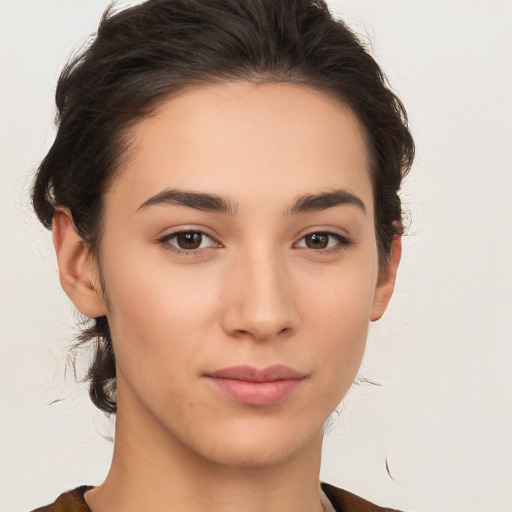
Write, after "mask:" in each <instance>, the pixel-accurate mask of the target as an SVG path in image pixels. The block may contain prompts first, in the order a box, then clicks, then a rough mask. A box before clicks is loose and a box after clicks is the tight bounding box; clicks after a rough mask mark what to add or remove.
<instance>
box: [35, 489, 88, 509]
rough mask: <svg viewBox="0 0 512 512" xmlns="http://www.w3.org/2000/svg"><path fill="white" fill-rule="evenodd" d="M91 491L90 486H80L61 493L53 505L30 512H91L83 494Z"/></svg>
mask: <svg viewBox="0 0 512 512" xmlns="http://www.w3.org/2000/svg"><path fill="white" fill-rule="evenodd" d="M89 489H92V486H90V485H82V486H80V487H77V488H76V489H73V490H72V491H68V492H65V493H62V494H61V495H60V496H59V497H58V498H57V499H56V500H55V501H54V502H53V503H50V505H46V506H44V507H39V508H36V509H35V510H33V511H32V512H91V509H90V508H89V507H88V506H87V503H86V502H85V499H84V493H85V492H86V491H88V490H89Z"/></svg>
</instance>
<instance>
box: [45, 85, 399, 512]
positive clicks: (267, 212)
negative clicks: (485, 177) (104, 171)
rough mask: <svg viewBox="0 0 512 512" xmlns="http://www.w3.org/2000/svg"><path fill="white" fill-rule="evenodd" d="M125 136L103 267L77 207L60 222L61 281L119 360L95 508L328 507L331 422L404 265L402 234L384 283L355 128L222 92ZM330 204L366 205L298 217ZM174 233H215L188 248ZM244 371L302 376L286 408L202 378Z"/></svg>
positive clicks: (276, 93)
mask: <svg viewBox="0 0 512 512" xmlns="http://www.w3.org/2000/svg"><path fill="white" fill-rule="evenodd" d="M130 135H131V151H130V155H129V158H128V159H127V161H126V163H125V164H124V166H123V168H122V169H120V172H119V174H118V176H117V177H116V179H115V180H114V182H113V185H112V186H111V188H110V189H109V190H108V192H107V193H106V196H105V205H106V208H105V218H104V232H103V238H102V241H101V247H100V259H99V261H98V260H97V259H93V258H91V257H90V255H89V253H88V251H87V247H86V246H84V245H83V244H81V243H80V240H79V239H78V237H77V235H76V233H75V231H74V229H73V227H72V223H71V220H70V215H69V212H68V211H67V210H66V209H65V208H59V209H58V211H57V213H56V215H55V218H54V225H53V233H54V242H55V247H56V251H57V256H58V261H59V269H60V276H61V282H62V285H63V287H64V289H65V291H66V292H67V293H68V295H69V296H70V298H71V299H72V300H73V302H74V303H75V305H76V306H77V308H78V309H79V310H80V311H81V312H82V313H84V314H85V315H88V316H91V317H95V316H100V315H105V314H106V315H107V317H108V320H109V324H110V327H111V332H112V337H113V343H114V349H115V354H116V365H117V381H118V414H117V420H116V442H115V450H114V458H113V462H112V467H111V470H110V472H109V474H108V476H107V478H106V480H105V482H104V483H103V484H102V485H101V486H99V487H97V488H95V489H94V490H92V491H89V492H88V493H87V494H86V500H87V502H88V503H89V505H90V507H91V509H92V510H93V511H94V512H103V511H107V510H109V511H111V512H115V511H117V510H123V511H132V510H133V511H136V510H137V511H139V510H143V509H146V510H152V511H157V512H158V511H163V510H180V511H184V512H187V511H192V510H194V511H197V510H203V509H206V508H208V510H209V511H212V510H213V511H217V510H218V511H223V512H230V511H235V510H244V511H248V512H256V511H266V512H272V511H279V512H283V511H286V510H290V511H291V510H293V511H295V512H296V511H304V512H305V511H308V512H312V511H319V510H322V508H321V505H320V492H319V485H318V481H319V471H320V452H321V444H322V436H323V425H324V422H325V421H326V420H327V418H328V417H329V415H330V414H331V413H332V411H333V410H334V409H335V407H336V406H337V404H338V403H339V402H340V401H341V399H342V398H343V396H344V395H345V393H346V391H347V390H348V388H349V387H350V385H351V383H352V382H353V380H354V378H355V376H356V374H357V371H358V369H359V366H360V363H361V360H362V357H363V353H364V347H365V342H366V337H367V331H368V325H369V322H370V321H373V320H377V319H379V318H380V317H381V316H382V314H383V313H384V311H385V309H386V306H387V304H388V302H389V299H390V297H391V294H392V291H393V286H394V282H395V276H396V270H397V266H398V262H399V259H400V239H399V238H398V237H396V238H395V240H394V243H393V253H392V254H391V255H390V256H389V264H388V266H387V268H386V271H379V259H378V254H377V245H376V239H375V229H374V211H373V208H374V207H373V195H372V184H371V179H370V174H369V160H368V153H367V150H366V147H365V138H364V134H363V131H362V129H361V127H360V124H359V122H358V120H357V119H356V117H355V116H354V115H353V113H352V112H351V111H350V110H349V109H348V108H347V107H345V106H344V105H343V104H342V103H340V102H339V101H337V100H336V99H333V98H332V97H330V96H328V95H326V94H325V93H322V92H318V91H315V90H313V89H310V88H307V87H304V86H298V85H291V84H265V85H256V84H251V83H245V82H244V83H224V84H217V85H210V86H203V87H198V88H194V89H188V90H186V91H184V92H182V93H181V94H180V95H179V96H177V97H174V98H173V99H171V100H169V101H168V102H166V103H164V104H163V105H161V106H160V107H159V109H158V111H157V112H156V113H155V115H153V116H151V117H149V118H148V119H146V120H144V121H142V122H140V123H139V124H138V125H136V126H135V127H134V128H133V129H132V133H131V134H130ZM170 189H172V190H179V191H187V192H196V193H203V194H214V195H215V196H218V197H221V198H223V199H224V200H225V202H226V203H227V204H228V205H229V207H230V209H231V211H229V212H218V211H215V212H212V211H204V210H201V209H197V208H194V207H191V206H184V205H182V204H181V205H180V204H175V203H173V202H169V201H167V202H162V201H160V202H158V195H159V194H161V193H162V192H164V191H169V190H170ZM333 191H344V193H349V194H352V195H353V196H355V197H357V198H358V199H359V200H360V202H361V203H362V205H363V206H361V205H360V204H359V205H358V204H355V203H354V202H353V201H352V202H346V201H345V202H344V201H342V202H341V204H336V205H330V206H329V205H328V206H329V207H326V205H325V204H324V207H323V208H321V209H318V208H317V209H315V210H311V211H300V212H296V211H295V212H294V211H291V210H292V209H293V208H292V205H293V204H294V203H296V201H297V199H298V198H299V197H301V196H304V195H307V194H325V193H326V192H333ZM155 197H157V199H153V203H155V204H151V198H155ZM160 199H161V195H160ZM148 201H149V203H148ZM356 202H357V201H356ZM145 203H146V205H145V206H141V205H144V204H145ZM296 209H297V208H296ZM180 229H181V230H183V229H185V230H189V231H194V232H204V233H206V234H207V236H205V235H203V236H202V239H200V240H201V245H200V246H199V248H198V249H193V250H190V249H183V245H182V248H181V252H179V251H180V248H179V241H180V240H182V239H178V238H177V237H176V236H174V238H173V234H174V233H175V232H176V230H180ZM327 232H329V233H332V235H329V236H327V235H323V236H325V238H321V237H320V239H318V238H317V239H316V240H317V243H316V244H315V243H313V244H312V242H314V241H315V239H314V237H312V236H311V235H312V234H313V233H324V234H325V233H327ZM195 236H196V240H197V236H201V235H195ZM336 236H338V237H340V238H336ZM347 240H348V242H346V241H347ZM318 241H320V243H318ZM324 243H325V244H326V246H324V245H322V244H324ZM308 245H309V246H308ZM311 246H312V247H313V248H311ZM100 273H101V279H102V280H101V282H103V283H104V287H105V289H104V290H103V292H104V296H103V294H102V290H100V287H99V284H98V283H99V282H100ZM240 364H246V365H251V366H254V367H257V368H265V367H267V366H270V365H274V364H285V365H287V366H289V367H292V368H293V369H295V370H297V371H300V372H301V373H302V374H304V375H305V378H304V379H303V380H302V381H301V383H300V385H299V387H298V388H297V389H296V390H295V391H294V392H293V393H292V394H290V395H289V396H287V397H286V398H285V399H284V400H282V401H280V402H278V403H276V404H273V405H270V406H253V405H247V404H243V403H239V402H238V401H236V400H232V399H230V398H228V397H226V396H224V395H222V394H221V393H219V392H218V390H217V389H216V388H215V387H213V386H212V385H211V383H210V382H209V379H208V378H207V377H206V376H205V375H206V374H209V373H211V372H213V371H216V370H219V369H221V368H226V367H230V366H233V365H240Z"/></svg>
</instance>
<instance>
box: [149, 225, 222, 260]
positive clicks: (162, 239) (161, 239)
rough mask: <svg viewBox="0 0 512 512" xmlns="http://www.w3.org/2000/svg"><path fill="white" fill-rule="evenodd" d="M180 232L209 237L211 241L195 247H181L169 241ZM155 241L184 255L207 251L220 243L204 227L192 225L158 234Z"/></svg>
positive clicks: (217, 246)
mask: <svg viewBox="0 0 512 512" xmlns="http://www.w3.org/2000/svg"><path fill="white" fill-rule="evenodd" d="M181 233H197V234H200V235H201V236H203V237H206V238H208V239H210V240H211V241H212V242H213V243H212V244H211V245H209V246H208V247H202V248H197V249H182V248H180V247H177V246H175V245H173V244H171V243H170V240H172V239H173V238H175V237H177V236H178V235H180V234H181ZM157 242H158V243H159V244H160V245H162V246H163V247H164V248H165V249H166V250H169V251H172V252H174V253H175V254H183V255H186V256H198V255H200V254H202V253H203V252H205V251H208V250H210V249H212V248H219V247H221V246H222V244H221V243H220V242H219V241H218V240H217V238H216V237H214V236H213V235H211V234H210V233H208V232H207V231H205V230H204V229H200V228H194V227H181V228H177V229H175V230H173V231H171V232H170V233H166V234H165V235H162V236H159V237H158V238H157Z"/></svg>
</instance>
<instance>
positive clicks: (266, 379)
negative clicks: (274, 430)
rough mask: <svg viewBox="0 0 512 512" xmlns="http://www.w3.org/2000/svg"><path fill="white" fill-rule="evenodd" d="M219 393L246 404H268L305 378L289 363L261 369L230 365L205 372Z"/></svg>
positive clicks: (293, 388) (276, 400) (292, 389)
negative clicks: (289, 365) (229, 366)
mask: <svg viewBox="0 0 512 512" xmlns="http://www.w3.org/2000/svg"><path fill="white" fill-rule="evenodd" d="M206 377H207V378H208V380H209V382H210V383H211V384H212V385H213V387H214V388H215V389H217V391H219V392H220V393H221V394H222V395H224V396H226V397H228V398H231V399H232V400H235V401H237V402H240V403H242V404H246V405H253V406H258V407H263V406H268V405H272V404H275V403H278V402H280V401H281V400H284V399H285V398H286V397H287V396H289V395H290V394H291V393H293V392H294V391H295V390H296V389H297V388H298V387H299V386H300V385H301V383H302V381H303V380H304V379H305V378H306V376H305V374H303V373H300V372H297V371H296V370H293V369H292V368H289V367H288V366H283V365H274V366H269V367H268V368H264V369H261V370H259V369H257V368H254V367H252V366H233V367H231V368H224V369H222V370H218V371H216V372H213V373H209V374H207V375H206Z"/></svg>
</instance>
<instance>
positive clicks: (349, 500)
mask: <svg viewBox="0 0 512 512" xmlns="http://www.w3.org/2000/svg"><path fill="white" fill-rule="evenodd" d="M89 489H92V487H91V486H89V485H82V486H81V487H77V488H76V489H73V490H72V491H68V492H65V493H63V494H61V495H60V496H59V497H58V498H57V499H56V500H55V501H54V502H53V503H51V504H50V505H46V506H45V507H40V508H36V509H35V510H33V511H32V512H91V509H90V508H89V507H88V506H87V503H86V502H85V499H84V493H85V492H86V491H88V490H89ZM322 490H323V491H324V493H325V495H326V496H327V498H329V501H330V502H331V504H332V506H333V508H334V510H335V511H336V512H398V511H396V510H394V509H391V508H383V507H379V506H377V505H374V504H373V503H370V502H369V501H366V500H364V499H363V498H360V497H359V496H356V495H355V494H352V493H350V492H348V491H344V490H343V489H338V488H337V487H334V486H333V485H330V484H324V483H323V484H322Z"/></svg>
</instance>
